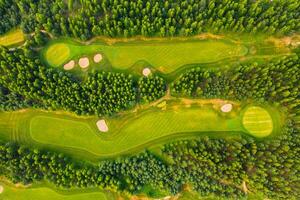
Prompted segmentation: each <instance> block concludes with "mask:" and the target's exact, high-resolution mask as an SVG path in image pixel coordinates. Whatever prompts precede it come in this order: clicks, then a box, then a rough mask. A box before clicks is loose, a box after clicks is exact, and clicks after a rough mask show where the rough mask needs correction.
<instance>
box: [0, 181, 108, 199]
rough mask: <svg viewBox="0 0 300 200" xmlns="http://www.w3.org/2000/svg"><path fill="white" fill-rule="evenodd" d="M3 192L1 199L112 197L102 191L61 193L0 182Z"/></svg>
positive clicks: (45, 188) (46, 188) (43, 188)
mask: <svg viewBox="0 0 300 200" xmlns="http://www.w3.org/2000/svg"><path fill="white" fill-rule="evenodd" d="M0 185H2V186H3V192H2V193H1V194H0V199H3V200H32V199H42V200H48V199H49V200H82V199H84V200H94V199H97V200H112V199H113V198H112V197H110V196H109V195H106V194H105V193H104V192H101V191H98V192H89V193H84V192H83V193H75V194H72V193H70V192H69V193H68V194H61V193H58V192H56V191H54V190H51V189H50V188H48V187H38V188H16V187H13V186H11V185H8V184H2V183H0Z"/></svg>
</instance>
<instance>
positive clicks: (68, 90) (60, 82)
mask: <svg viewBox="0 0 300 200" xmlns="http://www.w3.org/2000/svg"><path fill="white" fill-rule="evenodd" d="M0 60H1V63H0V75H1V78H0V86H1V93H0V98H2V99H3V101H1V103H0V104H1V106H0V107H1V108H4V109H8V108H11V109H17V108H20V107H23V106H27V105H30V106H34V107H42V108H46V109H63V110H67V111H71V112H75V113H76V114H80V115H84V114H96V115H110V114H113V113H115V112H119V111H120V110H123V109H127V108H130V107H132V106H134V105H135V104H136V103H137V102H139V101H140V99H139V98H137V97H138V96H139V94H138V92H139V91H138V88H139V84H138V81H137V80H136V79H137V78H135V77H133V76H131V75H126V74H124V73H114V72H94V73H91V74H89V76H88V78H87V80H85V81H80V80H78V79H76V78H75V77H74V76H73V75H72V74H70V73H67V72H64V71H62V70H59V69H55V68H47V67H44V66H42V65H41V64H40V62H39V60H34V59H31V58H30V57H26V56H25V55H24V51H23V50H22V49H20V50H17V51H9V50H7V49H6V48H1V49H0ZM152 79H153V80H154V82H153V81H152ZM157 80H161V78H156V77H155V76H154V77H151V78H150V83H151V84H150V83H149V84H148V83H147V84H145V83H146V82H145V81H142V82H141V84H142V85H141V88H143V93H142V97H143V98H145V99H148V100H155V98H159V97H160V96H161V95H162V94H163V93H164V92H165V86H162V85H159V84H160V83H161V82H159V81H158V82H157ZM152 82H153V83H154V84H155V86H159V87H158V88H156V89H153V83H152ZM12 101H13V102H14V103H13V104H12V103H11V102H12Z"/></svg>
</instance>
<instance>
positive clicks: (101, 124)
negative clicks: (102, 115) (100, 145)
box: [97, 119, 108, 132]
mask: <svg viewBox="0 0 300 200" xmlns="http://www.w3.org/2000/svg"><path fill="white" fill-rule="evenodd" d="M97 127H98V129H99V131H101V132H107V131H108V126H107V125H106V122H105V120H104V119H101V120H99V121H97Z"/></svg>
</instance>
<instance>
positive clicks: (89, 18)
mask: <svg viewBox="0 0 300 200" xmlns="http://www.w3.org/2000/svg"><path fill="white" fill-rule="evenodd" d="M7 2H8V3H3V4H0V9H1V10H0V11H1V12H0V14H1V21H2V23H1V24H0V33H3V32H6V31H7V30H8V29H9V27H14V26H16V24H18V23H20V24H21V27H22V29H23V31H24V32H25V33H29V32H33V31H34V30H35V29H36V28H38V29H40V30H41V29H44V30H46V31H48V32H51V33H52V34H54V35H57V36H58V35H63V36H71V37H76V38H80V39H82V40H86V39H88V38H91V37H93V36H98V35H104V36H109V37H116V36H120V37H130V36H135V35H143V36H161V37H165V36H176V35H179V36H189V35H195V34H199V33H203V32H213V33H220V32H226V31H229V32H239V33H242V32H248V33H257V32H264V33H268V34H274V33H279V34H287V33H290V32H293V31H299V28H300V25H299V20H300V14H299V13H300V2H299V1H295V0H285V1H281V0H273V1H270V0H261V1H252V0H184V1H177V0H168V1H160V0H152V1H147V0H137V1H126V0H94V1H90V0H81V1H76V0H75V1H73V4H70V7H69V8H68V5H67V3H66V1H64V0H38V1H36V0H15V1H11V0H9V1H7Z"/></svg>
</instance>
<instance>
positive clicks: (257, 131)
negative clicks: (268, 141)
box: [243, 106, 273, 137]
mask: <svg viewBox="0 0 300 200" xmlns="http://www.w3.org/2000/svg"><path fill="white" fill-rule="evenodd" d="M243 126H244V128H245V129H246V130H247V131H249V133H250V134H251V135H253V136H255V137H266V136H268V135H270V134H271V133H272V131H273V122H272V118H271V116H270V114H269V113H268V111H267V110H265V109H263V108H261V107H258V106H252V107H249V108H247V109H246V111H245V113H244V115H243Z"/></svg>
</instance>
